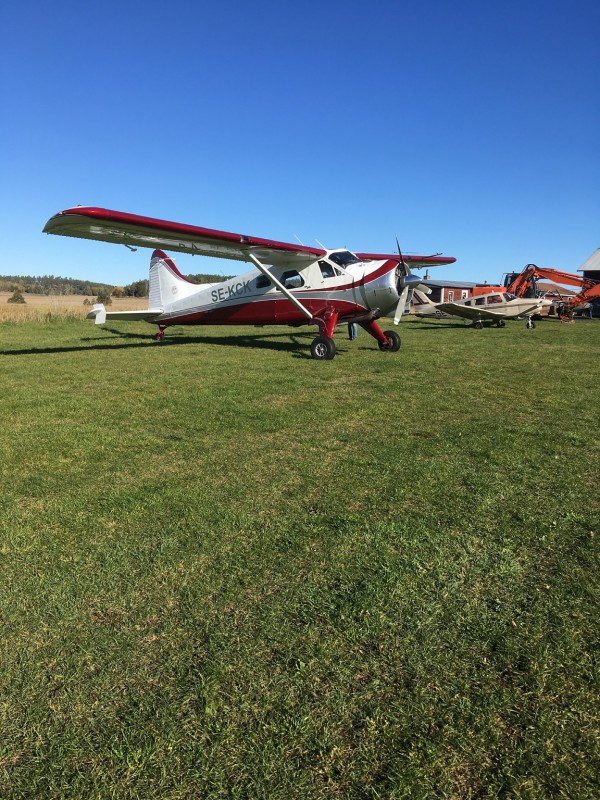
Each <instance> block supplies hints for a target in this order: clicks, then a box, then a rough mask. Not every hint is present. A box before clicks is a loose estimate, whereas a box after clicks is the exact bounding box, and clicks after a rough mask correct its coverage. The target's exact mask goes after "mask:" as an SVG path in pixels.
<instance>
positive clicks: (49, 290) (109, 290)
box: [0, 273, 232, 297]
mask: <svg viewBox="0 0 600 800" xmlns="http://www.w3.org/2000/svg"><path fill="white" fill-rule="evenodd" d="M230 277H232V276H230V275H209V274H205V273H198V274H196V275H186V278H187V279H188V280H190V281H192V283H219V282H221V281H226V280H228V279H229V278H230ZM0 292H22V293H27V294H43V295H53V294H60V295H71V294H81V295H86V296H88V297H92V296H110V295H112V296H113V297H148V280H147V279H145V280H140V281H134V282H133V283H129V284H128V285H127V286H112V285H111V284H108V283H96V282H92V281H83V280H77V279H76V278H60V277H58V276H55V275H42V276H39V277H35V276H32V275H0Z"/></svg>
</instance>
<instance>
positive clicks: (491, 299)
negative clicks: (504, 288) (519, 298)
mask: <svg viewBox="0 0 600 800" xmlns="http://www.w3.org/2000/svg"><path fill="white" fill-rule="evenodd" d="M501 302H502V296H501V295H499V294H490V295H488V303H489V305H493V304H494V303H501Z"/></svg>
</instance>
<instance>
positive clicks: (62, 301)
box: [0, 292, 148, 322]
mask: <svg viewBox="0 0 600 800" xmlns="http://www.w3.org/2000/svg"><path fill="white" fill-rule="evenodd" d="M11 296H12V292H0V322H40V321H43V320H45V319H48V317H58V318H65V317H76V318H77V319H84V318H85V317H86V315H87V314H88V313H89V311H90V310H91V306H92V304H93V303H94V300H95V297H93V296H91V297H84V296H83V295H79V294H72V295H58V294H57V295H43V294H26V293H24V294H23V297H24V298H25V303H9V302H8V299H9V297H11ZM84 300H88V301H89V303H90V305H84ZM147 307H148V300H147V298H145V297H114V298H113V301H112V305H110V306H109V310H110V311H125V310H129V309H136V308H147Z"/></svg>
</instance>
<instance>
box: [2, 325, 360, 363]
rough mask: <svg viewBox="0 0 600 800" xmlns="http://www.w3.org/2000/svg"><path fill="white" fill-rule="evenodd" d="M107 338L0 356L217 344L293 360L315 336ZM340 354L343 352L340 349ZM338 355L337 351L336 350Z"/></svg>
mask: <svg viewBox="0 0 600 800" xmlns="http://www.w3.org/2000/svg"><path fill="white" fill-rule="evenodd" d="M104 330H105V331H106V332H107V333H110V334H112V335H111V336H103V337H102V338H101V339H100V338H97V337H94V336H86V337H82V338H81V339H80V340H79V341H80V342H86V343H89V344H81V345H70V346H66V347H62V346H57V347H29V348H23V349H19V350H0V356H27V355H40V354H53V353H77V352H81V351H84V350H89V351H92V352H95V351H98V350H113V351H114V350H126V349H139V348H145V347H155V348H158V347H160V348H163V347H174V346H175V345H178V346H183V345H194V344H195V345H198V344H206V345H211V344H214V345H219V346H221V347H245V348H248V349H259V350H273V351H276V352H287V353H290V354H291V355H292V356H293V357H294V358H307V359H311V358H312V357H311V354H310V343H311V342H312V340H313V339H314V337H315V334H314V333H307V334H297V333H292V334H289V333H286V334H283V333H260V334H243V335H239V334H238V335H235V334H233V335H231V336H202V335H198V336H190V335H186V334H183V335H181V334H172V335H171V336H169V333H168V332H167V333H166V335H165V337H164V338H163V339H162V341H161V342H157V341H156V340H155V339H154V334H153V333H152V334H148V335H146V334H139V333H127V332H123V331H119V330H118V329H116V328H105V329H104ZM107 339H110V340H114V339H120V340H123V343H112V342H111V343H110V344H109V343H106V344H105V343H104V342H106V340H107ZM341 352H342V353H343V352H344V351H343V349H342V350H341ZM338 353H340V350H338Z"/></svg>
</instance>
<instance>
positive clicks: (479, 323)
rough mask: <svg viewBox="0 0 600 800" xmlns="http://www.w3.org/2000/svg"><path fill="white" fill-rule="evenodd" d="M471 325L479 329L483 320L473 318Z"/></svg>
mask: <svg viewBox="0 0 600 800" xmlns="http://www.w3.org/2000/svg"><path fill="white" fill-rule="evenodd" d="M473 327H474V328H476V329H477V330H478V331H480V330H481V329H482V328H483V322H482V321H481V320H479V319H477V320H475V322H474V323H473Z"/></svg>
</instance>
